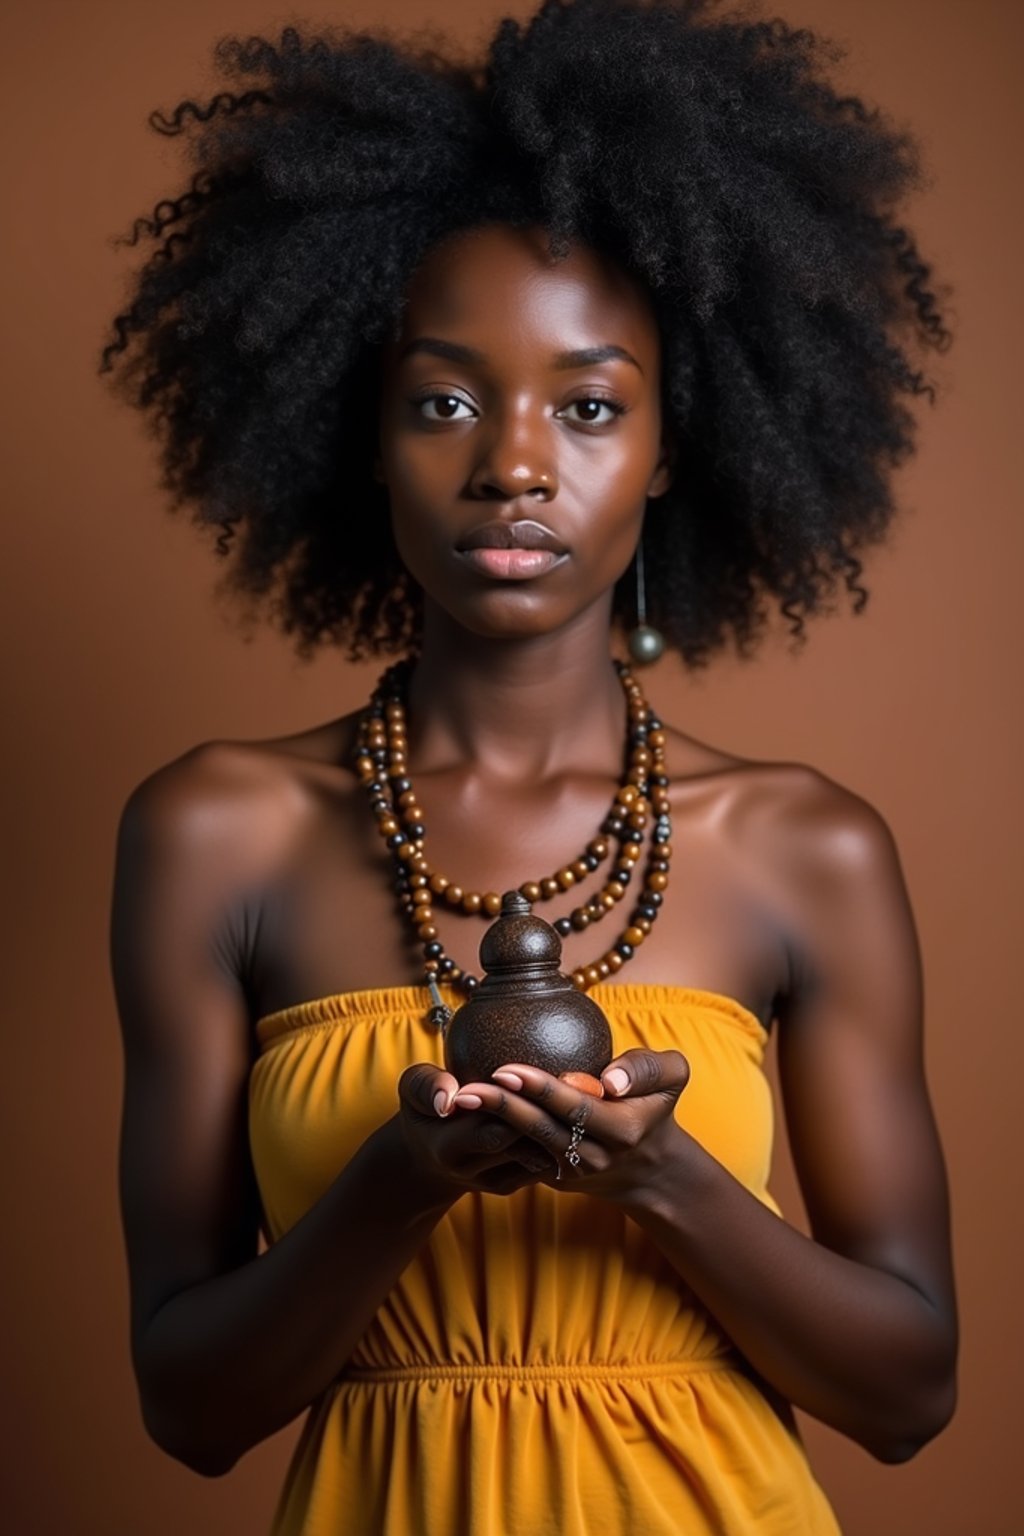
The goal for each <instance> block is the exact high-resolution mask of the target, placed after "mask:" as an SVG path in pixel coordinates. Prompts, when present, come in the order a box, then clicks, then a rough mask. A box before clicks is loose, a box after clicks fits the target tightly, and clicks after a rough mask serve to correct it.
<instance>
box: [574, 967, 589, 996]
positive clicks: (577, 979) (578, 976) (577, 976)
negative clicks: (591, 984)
mask: <svg viewBox="0 0 1024 1536" xmlns="http://www.w3.org/2000/svg"><path fill="white" fill-rule="evenodd" d="M572 979H573V983H574V985H575V986H577V987H579V989H580V991H581V992H582V991H583V990H584V988H585V986H586V982H587V978H586V977H585V976H584V974H583V972H582V971H573V973H572Z"/></svg>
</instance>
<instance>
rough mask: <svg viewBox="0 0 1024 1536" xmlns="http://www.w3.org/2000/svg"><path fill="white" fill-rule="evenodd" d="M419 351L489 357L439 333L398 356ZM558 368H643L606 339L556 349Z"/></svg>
mask: <svg viewBox="0 0 1024 1536" xmlns="http://www.w3.org/2000/svg"><path fill="white" fill-rule="evenodd" d="M416 352H428V353H430V354H431V355H432V356H434V357H446V358H448V359H449V360H450V361H451V362H453V363H477V364H480V363H486V361H487V358H486V356H485V355H484V353H483V352H478V351H477V350H476V348H475V347H466V346H463V345H462V343H461V342H458V341H442V340H441V338H440V337H438V336H418V337H417V338H416V339H415V340H414V341H410V342H408V343H407V345H406V346H404V347H403V348H402V351H401V352H400V353H399V356H398V360H399V362H403V361H404V360H405V358H407V357H411V356H412V355H413V354H414V353H416ZM552 361H553V363H554V366H555V367H556V368H589V367H590V366H591V365H592V364H594V363H608V362H616V361H618V362H624V363H632V364H633V367H634V368H638V369H639V370H640V372H641V373H643V369H642V368H641V367H640V364H639V363H638V362H637V360H636V358H635V357H634V356H633V354H632V352H627V351H626V349H625V347H617V346H615V345H614V344H613V343H611V342H607V343H606V344H605V345H604V346H600V347H578V348H577V349H576V350H575V351H572V352H556V353H555V356H554V358H553V359H552Z"/></svg>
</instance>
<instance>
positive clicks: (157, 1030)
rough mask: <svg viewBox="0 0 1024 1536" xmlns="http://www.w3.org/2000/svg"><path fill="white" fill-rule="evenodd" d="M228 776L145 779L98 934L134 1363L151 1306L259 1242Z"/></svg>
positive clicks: (211, 763)
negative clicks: (106, 955) (106, 921)
mask: <svg viewBox="0 0 1024 1536" xmlns="http://www.w3.org/2000/svg"><path fill="white" fill-rule="evenodd" d="M238 780H239V776H238V773H237V764H236V763H235V762H234V761H233V749H232V748H230V747H228V746H220V745H217V744H212V745H207V746H204V747H201V748H198V749H196V750H195V751H193V752H191V753H188V754H186V755H185V757H183V758H180V759H178V760H177V761H176V762H175V763H172V764H170V765H169V766H168V767H167V768H164V769H161V770H160V771H159V772H158V773H156V774H154V775H152V776H151V777H150V778H149V779H147V780H145V781H144V782H143V783H142V784H141V785H140V786H139V787H138V788H137V789H136V790H135V791H134V792H133V794H132V795H131V796H130V797H129V799H128V802H127V804H126V805H125V808H124V810H123V812H122V815H121V821H120V825H119V828H118V837H117V852H116V862H115V872H114V891H113V904H112V913H111V930H110V942H111V967H112V973H113V980H114V990H115V996H116V1000H117V1008H118V1014H119V1018H120V1023H121V1030H122V1037H123V1043H124V1068H125V1072H124V1099H123V1116H122V1125H121V1145H120V1189H121V1210H122V1220H123V1223H124V1232H125V1241H126V1245H127V1251H128V1266H129V1275H130V1281H131V1310H132V1342H133V1349H134V1351H135V1352H136V1360H137V1358H138V1355H137V1351H138V1347H139V1345H140V1343H141V1341H142V1339H143V1337H144V1334H145V1330H146V1326H147V1324H148V1322H149V1320H150V1318H151V1317H152V1316H153V1314H154V1313H155V1312H156V1311H157V1310H158V1309H159V1307H160V1306H161V1305H162V1304H163V1302H164V1301H166V1300H168V1299H169V1297H171V1296H172V1295H174V1294H175V1293H176V1292H178V1291H180V1290H182V1289H184V1288H186V1287H187V1286H189V1285H192V1284H195V1283H196V1282H198V1281H200V1280H202V1279H204V1278H207V1277H208V1276H211V1275H215V1274H217V1273H221V1272H223V1271H225V1270H227V1269H229V1268H232V1267H234V1266H236V1265H238V1264H240V1263H243V1262H244V1261H245V1260H246V1259H249V1258H251V1257H252V1256H254V1254H255V1253H256V1249H257V1238H258V1198H257V1194H256V1191H255V1187H254V1180H253V1175H252V1169H251V1164H250V1160H249V1154H248V1134H247V1080H248V1072H249V1065H250V1025H249V1018H248V1009H247V1006H246V999H245V995H244V987H243V983H242V977H241V974H240V971H241V963H240V962H241V957H240V955H239V953H238V950H239V948H240V944H241V939H240V934H239V922H238V914H239V911H240V896H241V891H242V885H243V882H244V877H245V869H244V863H245V857H244V855H243V854H242V852H241V850H243V849H245V848H246V847H247V839H246V838H245V836H244V832H245V823H246V822H247V821H251V809H250V804H249V801H250V795H249V793H248V790H247V786H245V785H244V784H240V783H239V781H238Z"/></svg>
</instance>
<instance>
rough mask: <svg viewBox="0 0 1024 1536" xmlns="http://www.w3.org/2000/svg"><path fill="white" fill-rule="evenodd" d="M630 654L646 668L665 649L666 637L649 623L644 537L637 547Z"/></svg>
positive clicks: (629, 641) (627, 642)
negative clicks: (633, 624) (645, 584)
mask: <svg viewBox="0 0 1024 1536" xmlns="http://www.w3.org/2000/svg"><path fill="white" fill-rule="evenodd" d="M626 644H627V646H628V647H629V654H630V655H631V656H632V658H633V660H634V661H635V662H638V663H639V664H640V665H641V666H646V665H647V664H649V663H650V662H652V661H657V659H658V657H659V656H660V655H661V653H662V651H663V650H664V649H665V637H664V635H663V634H662V633H661V631H660V630H659V629H654V628H653V627H652V626H651V625H650V624H648V622H647V594H646V592H645V590H644V536H643V533H642V532H641V534H640V542H639V544H638V545H637V546H636V627H635V628H634V629H631V630H630V632H629V636H628V638H627V641H626Z"/></svg>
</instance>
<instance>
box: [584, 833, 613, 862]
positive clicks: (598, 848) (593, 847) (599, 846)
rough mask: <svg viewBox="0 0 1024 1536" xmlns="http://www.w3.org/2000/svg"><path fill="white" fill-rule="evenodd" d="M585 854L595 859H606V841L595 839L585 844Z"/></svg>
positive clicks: (599, 838)
mask: <svg viewBox="0 0 1024 1536" xmlns="http://www.w3.org/2000/svg"><path fill="white" fill-rule="evenodd" d="M587 852H588V853H589V854H590V855H591V856H592V857H593V858H595V859H606V858H607V857H608V842H607V839H605V838H603V837H595V838H594V839H593V840H592V841H591V842H589V843H588V844H587Z"/></svg>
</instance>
